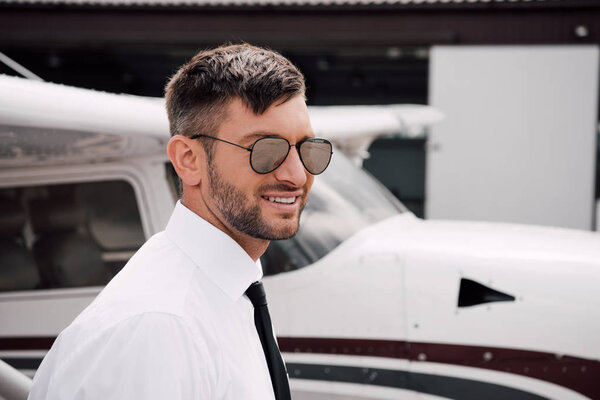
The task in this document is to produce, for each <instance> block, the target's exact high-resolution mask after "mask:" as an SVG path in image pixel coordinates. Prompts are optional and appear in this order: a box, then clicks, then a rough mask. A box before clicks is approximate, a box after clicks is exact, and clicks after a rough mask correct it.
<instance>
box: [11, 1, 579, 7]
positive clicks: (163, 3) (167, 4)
mask: <svg viewBox="0 0 600 400" xmlns="http://www.w3.org/2000/svg"><path fill="white" fill-rule="evenodd" d="M575 2H577V0H0V4H48V5H52V4H65V5H73V6H78V5H79V6H91V5H93V6H156V7H171V6H184V7H261V6H283V7H285V6H296V7H297V6H309V7H319V6H324V7H326V6H354V5H359V6H369V5H373V6H378V5H398V6H427V5H430V6H439V5H447V6H453V5H454V6H460V5H485V4H498V5H500V4H507V5H510V4H514V5H517V4H519V5H527V4H550V3H554V4H556V3H561V4H565V5H567V4H569V3H575Z"/></svg>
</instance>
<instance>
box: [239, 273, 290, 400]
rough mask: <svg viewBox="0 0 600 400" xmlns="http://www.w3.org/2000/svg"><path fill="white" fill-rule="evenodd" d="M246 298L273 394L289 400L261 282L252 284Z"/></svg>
mask: <svg viewBox="0 0 600 400" xmlns="http://www.w3.org/2000/svg"><path fill="white" fill-rule="evenodd" d="M246 296H248V298H249V299H250V301H251V302H252V305H253V306H254V324H255V325H256V330H257V331H258V337H259V338H260V343H261V344H262V347H263V351H264V352H265V358H266V359H267V365H268V366H269V374H270V375H271V383H272V384H273V392H275V399H277V400H291V398H292V396H291V394H290V384H289V382H288V377H287V371H286V369H285V364H284V363H283V358H281V353H280V352H279V347H277V342H275V338H274V337H273V326H272V325H271V317H270V316H269V309H268V308H267V296H266V294H265V289H264V288H263V285H262V283H261V282H254V283H253V284H252V285H250V287H249V288H248V290H246Z"/></svg>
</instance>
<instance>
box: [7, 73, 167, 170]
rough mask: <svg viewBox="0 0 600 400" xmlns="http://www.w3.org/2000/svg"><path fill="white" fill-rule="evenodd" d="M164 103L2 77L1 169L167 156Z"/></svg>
mask: <svg viewBox="0 0 600 400" xmlns="http://www.w3.org/2000/svg"><path fill="white" fill-rule="evenodd" d="M168 139H169V128H168V121H167V118H166V113H165V110H164V102H163V101H162V99H153V98H144V97H139V96H130V95H119V94H112V93H105V92H99V91H93V90H88V89H81V88H76V87H70V86H65V85H58V84H54V83H48V82H39V81H34V80H28V79H23V78H17V77H11V76H6V75H0V167H6V168H10V167H24V166H27V165H29V164H31V163H35V164H37V165H40V164H46V165H48V164H65V163H74V162H78V161H80V162H87V161H90V160H94V159H98V158H102V159H106V158H107V157H109V158H110V157H119V156H120V157H122V156H133V155H142V154H146V155H161V154H164V152H165V150H164V149H165V144H166V142H167V140H168Z"/></svg>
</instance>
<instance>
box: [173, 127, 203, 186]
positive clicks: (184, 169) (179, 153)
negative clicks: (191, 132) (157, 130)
mask: <svg viewBox="0 0 600 400" xmlns="http://www.w3.org/2000/svg"><path fill="white" fill-rule="evenodd" d="M167 154H168V155H169V159H171V163H172V164H173V167H174V168H175V171H176V172H177V175H179V178H181V180H182V181H183V183H184V184H185V185H190V186H197V185H199V184H200V182H201V181H202V162H201V161H202V158H203V156H204V152H203V150H202V148H201V146H200V145H199V144H198V142H196V141H194V140H193V139H190V138H187V137H185V136H182V135H175V136H173V137H171V139H170V140H169V144H168V145H167Z"/></svg>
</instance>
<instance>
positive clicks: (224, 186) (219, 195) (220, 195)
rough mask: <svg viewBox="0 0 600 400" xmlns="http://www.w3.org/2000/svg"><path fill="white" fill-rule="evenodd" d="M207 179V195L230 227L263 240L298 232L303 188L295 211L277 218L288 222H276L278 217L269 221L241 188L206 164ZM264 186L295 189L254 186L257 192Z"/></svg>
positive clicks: (286, 189)
mask: <svg viewBox="0 0 600 400" xmlns="http://www.w3.org/2000/svg"><path fill="white" fill-rule="evenodd" d="M208 173H209V183H210V191H211V196H212V198H213V199H214V201H215V205H216V208H217V209H218V211H219V212H220V213H221V215H222V217H223V219H224V220H225V222H227V223H228V224H229V226H231V227H232V228H234V229H236V230H238V231H239V232H242V233H244V234H246V235H248V236H250V237H253V238H257V239H264V240H282V239H289V238H291V237H293V236H294V235H295V234H296V232H298V226H299V222H300V214H301V213H302V209H303V208H304V205H305V203H306V196H307V193H306V191H305V192H304V193H305V194H304V195H303V197H301V198H298V199H297V201H301V202H302V204H301V206H300V211H299V212H298V215H294V214H284V215H282V216H281V217H280V218H278V220H279V219H283V220H288V221H289V222H290V223H285V224H279V225H278V224H277V222H278V221H274V222H273V223H269V221H267V220H266V219H265V218H264V217H263V215H262V211H261V209H260V205H259V204H258V203H252V201H251V199H249V198H248V196H247V195H246V194H244V192H242V191H241V190H240V189H238V188H237V187H235V186H234V185H232V184H230V183H229V182H226V181H225V180H224V179H223V178H222V177H221V175H219V173H218V172H217V171H216V168H214V167H209V171H208ZM266 190H281V191H290V192H291V191H295V190H297V188H292V187H290V186H288V185H284V184H275V185H265V186H261V187H259V188H258V190H257V192H258V193H260V192H264V191H266Z"/></svg>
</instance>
